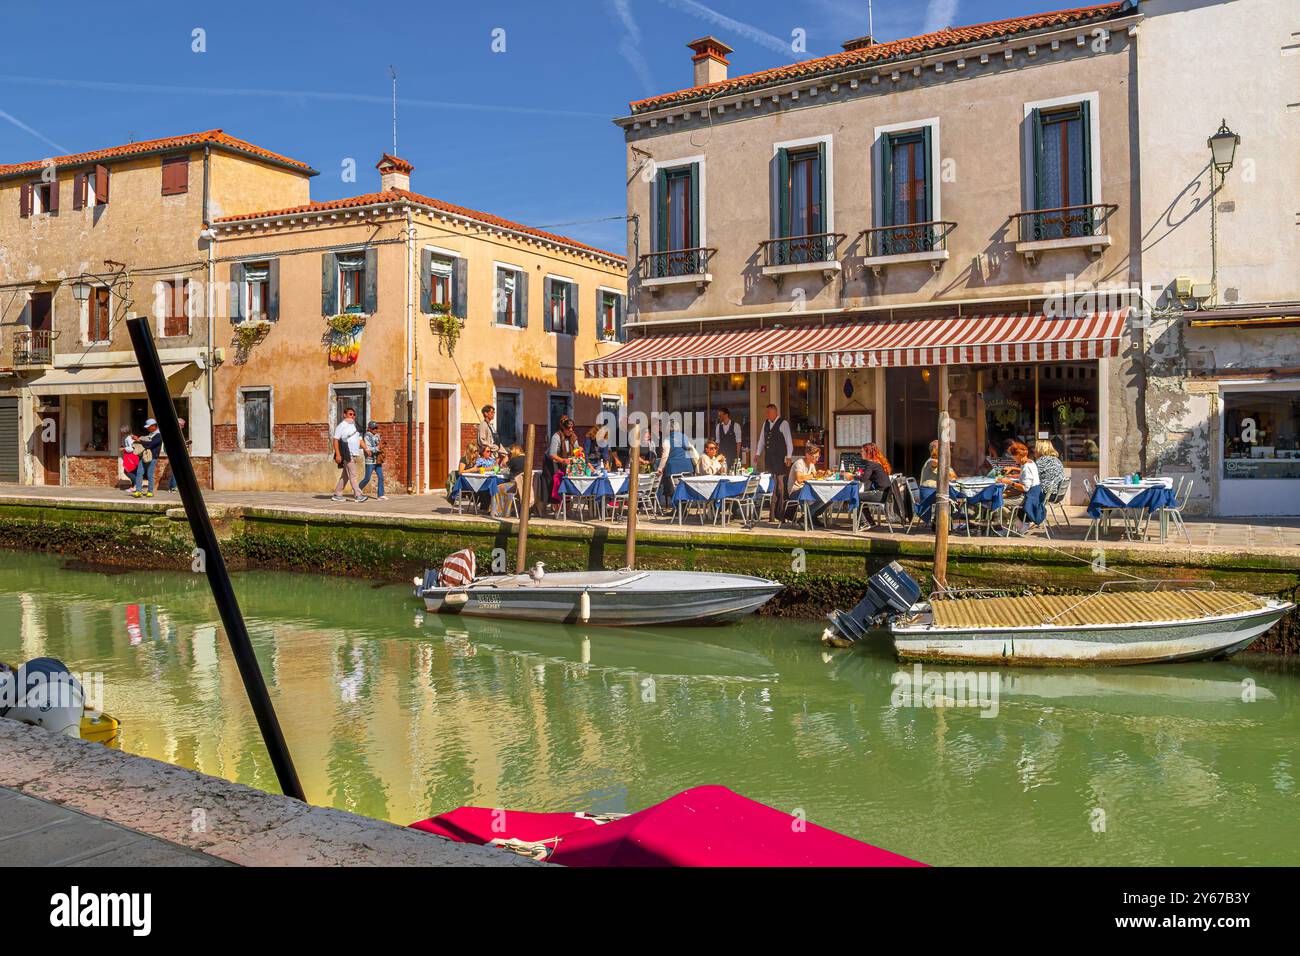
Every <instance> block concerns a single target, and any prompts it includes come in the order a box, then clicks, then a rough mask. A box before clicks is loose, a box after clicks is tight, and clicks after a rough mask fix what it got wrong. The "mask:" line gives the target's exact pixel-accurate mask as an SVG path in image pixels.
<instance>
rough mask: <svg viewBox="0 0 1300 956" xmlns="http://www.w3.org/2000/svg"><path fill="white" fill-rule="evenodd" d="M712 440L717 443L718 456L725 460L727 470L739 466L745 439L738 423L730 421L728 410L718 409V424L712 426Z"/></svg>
mask: <svg viewBox="0 0 1300 956" xmlns="http://www.w3.org/2000/svg"><path fill="white" fill-rule="evenodd" d="M713 440H714V441H716V442H717V443H718V454H720V455H721V456H722V457H723V458H725V459H726V460H727V467H728V468H732V467H735V466H736V465H739V464H740V449H741V448H743V447H744V446H745V439H744V437H743V436H742V435H741V432H740V422H737V421H733V420H732V418H731V412H730V411H729V410H728V409H725V408H719V409H718V423H717V424H716V425H714V426H713Z"/></svg>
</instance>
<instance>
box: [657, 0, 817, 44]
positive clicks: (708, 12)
mask: <svg viewBox="0 0 1300 956" xmlns="http://www.w3.org/2000/svg"><path fill="white" fill-rule="evenodd" d="M659 2H660V3H663V4H666V5H667V6H670V7H676V8H677V9H678V10H681V11H683V12H684V13H689V14H690V15H691V16H693V17H698V18H699V19H701V20H705V21H707V22H709V23H712V24H713V25H714V26H718V27H722V28H723V29H726V30H730V31H731V32H732V33H734V34H736V35H737V36H742V37H744V38H745V39H746V40H752V41H753V42H754V43H757V44H759V45H760V46H765V47H767V48H768V49H769V50H774V51H776V52H777V53H784V54H786V55H787V56H789V55H790V54H791V53H792V52H793V51H792V50H791V48H790V41H788V40H782V39H781V38H780V37H778V36H773V35H772V34H770V33H768V32H767V31H766V30H760V29H759V28H758V27H755V26H750V25H749V24H748V23H741V22H740V21H739V20H733V19H732V18H731V17H729V16H727V15H726V14H725V13H719V12H718V11H717V10H713V9H710V8H709V7H706V6H705V5H704V4H702V3H696V2H695V0H659Z"/></svg>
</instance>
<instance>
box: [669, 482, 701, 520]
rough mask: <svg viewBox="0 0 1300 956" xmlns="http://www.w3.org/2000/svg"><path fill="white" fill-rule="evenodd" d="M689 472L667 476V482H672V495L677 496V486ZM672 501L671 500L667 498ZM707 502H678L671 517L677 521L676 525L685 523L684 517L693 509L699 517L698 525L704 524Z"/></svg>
mask: <svg viewBox="0 0 1300 956" xmlns="http://www.w3.org/2000/svg"><path fill="white" fill-rule="evenodd" d="M690 476H691V472H689V471H683V472H680V473H679V474H676V475H669V477H668V480H669V481H671V482H672V488H673V495H676V494H677V486H678V485H680V484H681V482H682V479H683V478H689V477H690ZM669 501H670V502H671V501H672V498H669ZM708 504H709V502H707V501H692V500H690V499H689V498H688V499H687V500H686V501H679V502H677V503H676V504H675V505H674V506H673V517H675V518H676V519H677V523H678V524H685V523H686V515H687V513H688V512H690V510H691V508H692V507H694V508H695V510H696V511H697V512H699V515H700V524H704V512H705V509H706V508H707V507H708Z"/></svg>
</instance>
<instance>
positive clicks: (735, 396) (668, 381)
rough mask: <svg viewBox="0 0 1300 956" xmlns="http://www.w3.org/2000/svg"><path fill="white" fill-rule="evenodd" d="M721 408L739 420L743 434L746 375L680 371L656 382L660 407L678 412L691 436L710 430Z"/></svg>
mask: <svg viewBox="0 0 1300 956" xmlns="http://www.w3.org/2000/svg"><path fill="white" fill-rule="evenodd" d="M629 407H636V406H635V405H630V406H629ZM721 408H725V409H727V411H729V412H730V413H731V417H732V419H733V420H735V421H738V422H740V427H741V429H742V434H744V435H748V434H749V376H748V375H744V374H740V373H736V374H731V375H681V376H676V377H672V378H663V379H661V380H660V382H659V410H660V411H661V412H667V413H671V414H676V415H680V416H681V420H682V423H683V427H684V428H686V429H688V431H687V434H688V435H689V436H690V437H692V438H695V437H701V439H702V438H703V436H707V435H711V434H713V426H714V424H715V423H716V422H717V420H718V410H719V409H721Z"/></svg>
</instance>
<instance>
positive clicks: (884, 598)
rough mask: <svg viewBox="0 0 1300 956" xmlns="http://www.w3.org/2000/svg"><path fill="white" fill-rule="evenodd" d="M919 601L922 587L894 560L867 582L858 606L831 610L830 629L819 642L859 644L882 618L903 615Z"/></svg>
mask: <svg viewBox="0 0 1300 956" xmlns="http://www.w3.org/2000/svg"><path fill="white" fill-rule="evenodd" d="M920 599H921V586H920V585H919V584H917V583H916V580H915V579H914V578H913V577H912V576H911V575H910V574H908V573H907V572H906V571H904V570H903V568H902V566H901V565H900V564H899V563H898V562H897V561H891V562H889V564H888V565H886V566H885V567H884V568H882V569H881V570H880V571H878V572H876V573H875V574H873V575H872V576H871V578H870V580H868V581H867V593H866V594H865V595H864V596H863V598H862V600H861V601H859V602H858V606H857V607H855V608H854V609H853V610H852V611H849V612H848V613H845V612H844V611H831V614H830V618H831V627H829V628H827V629H826V632H825V633H824V634H823V635H822V640H823V641H825V642H826V643H839V644H844V643H850V644H851V643H853V642H854V641H860V640H862V638H864V637H866V635H867V631H868V630H870V629H871V628H872V627H874V626H876V625H877V624H879V623H880V622H881V621H882V620H883V619H884V618H885V617H887V616H888V615H890V614H906V613H907V612H908V611H910V610H911V609H912V606H913V605H914V604H916V602H917V601H919V600H920ZM836 636H838V637H839V641H836V640H835V638H836Z"/></svg>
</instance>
